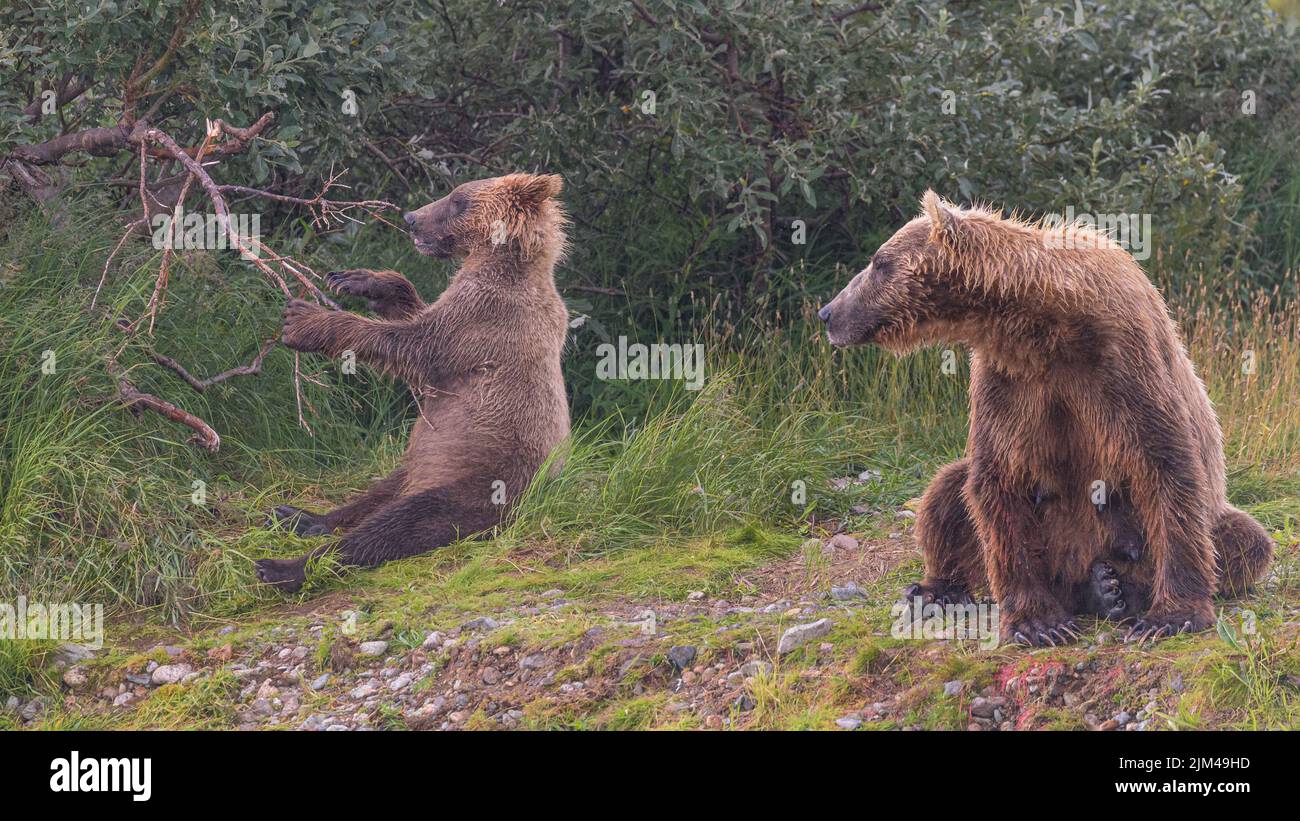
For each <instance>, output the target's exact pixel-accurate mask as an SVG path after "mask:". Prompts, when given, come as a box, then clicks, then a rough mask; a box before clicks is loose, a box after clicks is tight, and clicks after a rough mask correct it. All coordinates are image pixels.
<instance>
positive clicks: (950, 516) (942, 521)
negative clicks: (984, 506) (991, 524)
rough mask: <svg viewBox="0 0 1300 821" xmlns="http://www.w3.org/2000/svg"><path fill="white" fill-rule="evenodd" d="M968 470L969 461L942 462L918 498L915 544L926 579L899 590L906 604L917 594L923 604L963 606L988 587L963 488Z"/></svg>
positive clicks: (912, 601) (976, 535) (980, 549)
mask: <svg viewBox="0 0 1300 821" xmlns="http://www.w3.org/2000/svg"><path fill="white" fill-rule="evenodd" d="M969 472H970V460H968V459H961V460H959V461H956V462H953V463H952V464H950V465H946V466H944V467H943V468H941V469H940V470H939V472H938V473H937V474H935V477H934V479H932V480H931V481H930V486H929V487H927V488H926V490H925V494H924V495H923V496H922V497H921V508H920V510H919V511H918V512H917V515H916V542H917V545H918V546H919V547H920V548H921V555H922V557H924V559H925V578H924V579H923V580H922V581H921V583H920V584H911V585H908V587H907V588H906V589H905V590H904V591H903V598H904V599H905V600H906V601H907V602H908V603H909V604H913V603H915V600H916V599H918V598H919V599H921V604H922V605H927V604H938V605H941V606H942V605H947V604H966V603H968V602H970V601H971V600H972V598H971V597H972V594H973V593H975V592H976V591H979V590H983V589H986V588H987V587H988V581H987V578H988V577H987V574H986V572H985V569H984V549H983V547H982V546H981V545H980V540H979V535H978V534H977V533H976V532H975V523H974V522H973V521H971V516H970V511H969V510H968V509H967V506H966V498H965V496H964V494H963V490H962V489H963V488H964V487H965V485H966V480H967V477H968V475H969Z"/></svg>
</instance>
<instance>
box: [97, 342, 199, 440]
mask: <svg viewBox="0 0 1300 821" xmlns="http://www.w3.org/2000/svg"><path fill="white" fill-rule="evenodd" d="M108 372H109V373H111V374H112V375H113V378H114V379H116V380H117V397H116V398H115V401H117V402H119V403H121V404H122V405H123V406H124V407H127V408H130V409H132V410H133V411H134V410H136V409H137V408H148V409H149V410H151V411H154V412H156V413H160V414H162V415H163V416H165V417H166V418H168V419H170V420H172V421H173V422H179V423H180V424H182V425H185V426H186V427H188V428H190V429H191V430H193V431H194V435H193V436H191V437H190V442H191V443H193V444H196V445H198V446H199V447H201V448H203V449H204V450H206V451H208V452H209V453H216V452H217V451H218V450H219V449H220V448H221V437H220V436H218V435H217V432H216V431H215V430H213V429H212V426H211V425H209V424H208V423H207V422H204V421H203V420H202V419H200V418H199V417H197V416H195V415H194V414H192V413H190V412H189V411H186V410H182V409H181V408H178V407H177V406H175V405H173V404H172V403H171V402H167V401H166V400H163V399H159V398H158V397H156V396H154V395H153V394H151V393H144V392H142V391H140V389H138V388H137V387H136V386H135V384H134V383H132V382H131V380H130V379H128V378H127V376H126V372H125V371H123V370H122V366H121V365H119V364H118V363H117V359H116V357H114V356H111V355H110V356H109V357H108Z"/></svg>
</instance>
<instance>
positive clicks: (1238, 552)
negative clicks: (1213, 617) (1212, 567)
mask: <svg viewBox="0 0 1300 821" xmlns="http://www.w3.org/2000/svg"><path fill="white" fill-rule="evenodd" d="M1210 538H1211V540H1212V541H1213V542H1214V558H1215V564H1216V565H1217V569H1218V575H1219V585H1218V594H1219V595H1220V596H1240V595H1243V594H1245V593H1247V592H1249V590H1250V589H1251V588H1252V587H1253V586H1254V585H1255V583H1256V582H1258V581H1259V580H1260V579H1262V578H1263V577H1264V573H1265V572H1266V571H1267V570H1268V565H1269V562H1271V561H1272V559H1273V540H1272V539H1271V538H1269V535H1268V533H1267V532H1266V531H1265V530H1264V528H1263V527H1262V526H1261V525H1260V523H1259V522H1257V521H1255V520H1254V519H1253V518H1251V516H1250V515H1249V514H1247V513H1245V512H1243V511H1240V510H1237V509H1236V508H1235V507H1229V508H1228V509H1227V510H1225V511H1224V512H1223V513H1222V514H1220V515H1219V518H1218V519H1217V520H1216V521H1215V523H1214V527H1213V529H1212V531H1211V533H1210Z"/></svg>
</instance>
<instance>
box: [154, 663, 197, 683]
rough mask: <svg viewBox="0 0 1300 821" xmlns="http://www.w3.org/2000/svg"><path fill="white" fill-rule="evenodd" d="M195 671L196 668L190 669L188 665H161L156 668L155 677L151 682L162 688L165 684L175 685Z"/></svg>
mask: <svg viewBox="0 0 1300 821" xmlns="http://www.w3.org/2000/svg"><path fill="white" fill-rule="evenodd" d="M193 669H194V668H192V667H190V666H189V665H188V664H163V665H159V666H158V667H156V668H154V671H153V675H152V676H150V677H149V682H150V683H151V684H153V685H154V686H155V687H160V686H162V685H164V684H175V683H176V682H178V681H180V680H181V679H183V678H185V677H186V676H187V675H189V674H190V673H191V672H193Z"/></svg>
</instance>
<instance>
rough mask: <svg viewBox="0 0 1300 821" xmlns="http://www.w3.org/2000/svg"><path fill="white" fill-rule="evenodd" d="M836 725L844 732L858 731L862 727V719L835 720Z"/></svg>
mask: <svg viewBox="0 0 1300 821" xmlns="http://www.w3.org/2000/svg"><path fill="white" fill-rule="evenodd" d="M835 724H836V726H838V727H839V728H840V729H843V730H856V729H858V728H859V727H861V726H862V719H860V718H853V717H852V716H845V717H844V718H837V719H835Z"/></svg>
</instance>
